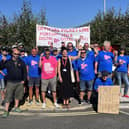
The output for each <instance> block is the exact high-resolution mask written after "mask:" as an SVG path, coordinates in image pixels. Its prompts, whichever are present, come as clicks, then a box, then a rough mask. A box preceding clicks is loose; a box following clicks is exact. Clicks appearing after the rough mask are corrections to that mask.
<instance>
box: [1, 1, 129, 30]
mask: <svg viewBox="0 0 129 129" xmlns="http://www.w3.org/2000/svg"><path fill="white" fill-rule="evenodd" d="M22 1H23V0H0V12H1V13H2V14H4V15H6V16H7V17H8V18H10V19H11V17H12V15H13V14H14V13H18V12H20V9H21V7H22V3H23V2H22ZM103 1H104V0H31V3H32V11H33V13H34V14H37V13H38V12H39V11H40V9H45V10H46V17H47V20H48V23H49V25H50V26H54V27H61V28H63V27H65V28H66V27H73V26H78V25H82V24H84V23H87V22H89V21H91V20H92V19H93V18H94V16H95V15H96V14H97V12H98V10H101V11H103V3H104V2H103ZM128 6H129V0H106V9H109V8H111V7H115V9H116V10H119V9H120V8H121V9H122V12H123V13H124V12H125V10H126V9H127V7H128Z"/></svg>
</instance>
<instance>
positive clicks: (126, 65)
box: [115, 48, 129, 98]
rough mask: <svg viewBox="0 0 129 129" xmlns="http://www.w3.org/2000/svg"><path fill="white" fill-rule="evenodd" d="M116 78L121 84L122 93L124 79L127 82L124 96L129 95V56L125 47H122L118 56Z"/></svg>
mask: <svg viewBox="0 0 129 129" xmlns="http://www.w3.org/2000/svg"><path fill="white" fill-rule="evenodd" d="M115 60H116V66H117V67H116V78H117V81H118V84H119V85H120V93H121V85H122V80H123V82H124V84H125V88H124V96H123V97H128V98H129V96H128V87H129V80H128V71H129V58H128V57H127V55H126V54H125V49H124V48H121V49H120V53H119V55H118V57H116V59H115Z"/></svg>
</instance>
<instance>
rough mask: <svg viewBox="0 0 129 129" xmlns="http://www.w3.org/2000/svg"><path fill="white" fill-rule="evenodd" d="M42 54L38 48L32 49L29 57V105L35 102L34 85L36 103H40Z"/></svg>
mask: <svg viewBox="0 0 129 129" xmlns="http://www.w3.org/2000/svg"><path fill="white" fill-rule="evenodd" d="M39 60H40V56H39V55H37V50H36V49H32V51H31V55H30V56H28V58H27V71H28V86H29V105H30V104H32V103H33V87H34V86H35V89H36V104H39V86H40V74H41V71H40V68H39Z"/></svg>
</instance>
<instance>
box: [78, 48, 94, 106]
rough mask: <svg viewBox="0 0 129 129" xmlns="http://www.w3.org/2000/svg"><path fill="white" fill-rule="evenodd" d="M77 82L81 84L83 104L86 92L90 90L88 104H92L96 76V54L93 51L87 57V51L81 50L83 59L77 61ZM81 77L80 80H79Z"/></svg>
mask: <svg viewBox="0 0 129 129" xmlns="http://www.w3.org/2000/svg"><path fill="white" fill-rule="evenodd" d="M76 76H77V81H78V82H80V100H81V104H82V103H83V101H84V100H83V97H84V95H85V91H86V90H88V94H87V95H88V96H87V103H88V104H90V98H91V94H92V90H93V79H94V77H95V74H94V52H93V51H91V52H89V53H88V54H87V56H86V51H85V49H82V50H81V57H80V59H78V60H77V71H76ZM79 77H80V78H79Z"/></svg>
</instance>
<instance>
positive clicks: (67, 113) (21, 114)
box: [0, 111, 99, 117]
mask: <svg viewBox="0 0 129 129" xmlns="http://www.w3.org/2000/svg"><path fill="white" fill-rule="evenodd" d="M2 113H3V112H0V115H2ZM95 114H99V113H96V112H95V111H88V112H63V113H44V112H42V113H24V112H22V113H15V112H10V115H16V116H47V117H57V116H86V115H95Z"/></svg>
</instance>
